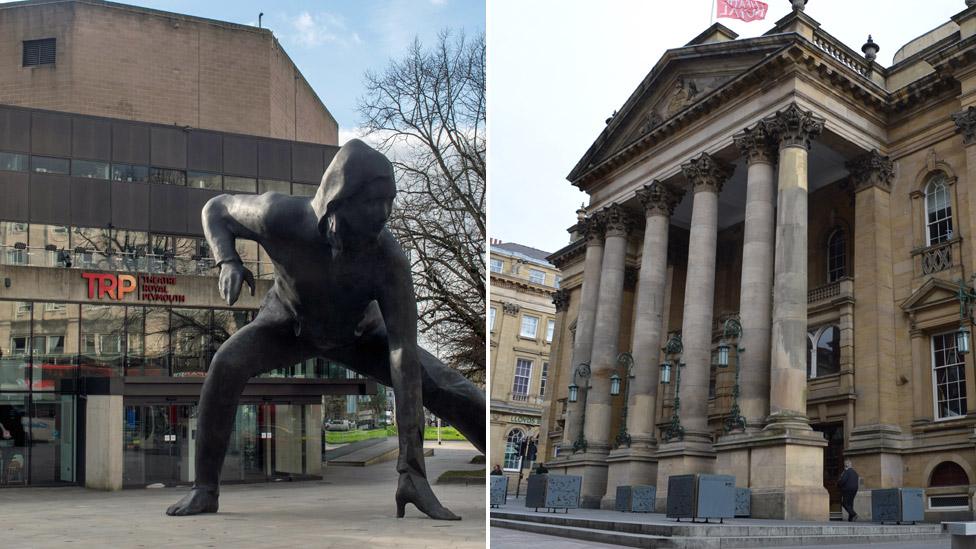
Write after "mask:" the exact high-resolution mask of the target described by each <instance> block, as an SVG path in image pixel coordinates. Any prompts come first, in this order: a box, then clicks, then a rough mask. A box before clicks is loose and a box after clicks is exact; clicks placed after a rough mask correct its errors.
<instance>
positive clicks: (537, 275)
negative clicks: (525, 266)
mask: <svg viewBox="0 0 976 549" xmlns="http://www.w3.org/2000/svg"><path fill="white" fill-rule="evenodd" d="M529 282H534V283H536V284H545V283H546V273H545V271H540V270H539V269H529Z"/></svg>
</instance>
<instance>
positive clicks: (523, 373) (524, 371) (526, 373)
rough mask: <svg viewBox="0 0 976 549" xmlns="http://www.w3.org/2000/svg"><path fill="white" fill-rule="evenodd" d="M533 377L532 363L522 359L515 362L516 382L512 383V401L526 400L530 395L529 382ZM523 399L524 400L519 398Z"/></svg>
mask: <svg viewBox="0 0 976 549" xmlns="http://www.w3.org/2000/svg"><path fill="white" fill-rule="evenodd" d="M531 377H532V361H531V360H526V359H524V358H520V359H518V360H516V361H515V381H514V382H513V383H512V399H513V400H525V396H526V395H528V394H529V380H530V379H531ZM519 397H522V398H519Z"/></svg>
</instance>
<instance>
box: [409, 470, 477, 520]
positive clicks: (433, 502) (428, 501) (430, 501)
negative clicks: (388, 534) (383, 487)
mask: <svg viewBox="0 0 976 549" xmlns="http://www.w3.org/2000/svg"><path fill="white" fill-rule="evenodd" d="M408 503H412V504H414V505H415V506H416V507H417V509H418V510H419V511H420V512H421V513H424V514H425V515H427V516H428V517H430V518H432V519H434V520H461V517H459V516H457V515H455V514H454V513H452V512H451V510H450V509H448V508H447V507H444V506H443V505H441V502H440V501H438V500H437V496H435V495H434V491H433V490H431V489H430V484H429V483H428V482H427V479H425V478H424V477H422V476H420V475H413V474H410V473H400V481H399V483H398V484H397V492H396V504H397V518H403V513H404V508H405V507H406V505H407V504H408Z"/></svg>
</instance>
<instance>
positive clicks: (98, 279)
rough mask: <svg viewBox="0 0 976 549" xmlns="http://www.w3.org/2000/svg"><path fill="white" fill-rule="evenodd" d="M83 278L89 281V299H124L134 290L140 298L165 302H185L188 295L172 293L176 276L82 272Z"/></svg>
mask: <svg viewBox="0 0 976 549" xmlns="http://www.w3.org/2000/svg"><path fill="white" fill-rule="evenodd" d="M81 278H84V279H85V280H87V281H88V299H105V298H106V297H108V299H114V300H116V301H122V299H123V298H124V297H125V296H126V295H127V294H130V293H132V292H136V296H137V298H138V299H141V300H143V301H159V302H163V303H184V302H186V296H185V295H183V294H177V293H170V286H173V285H175V284H176V277H175V276H161V275H139V278H138V279H137V278H136V276H135V275H128V274H112V273H81Z"/></svg>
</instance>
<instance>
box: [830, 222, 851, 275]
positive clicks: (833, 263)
mask: <svg viewBox="0 0 976 549" xmlns="http://www.w3.org/2000/svg"><path fill="white" fill-rule="evenodd" d="M846 274H847V235H846V234H844V230H843V229H836V230H834V232H832V233H830V237H829V238H828V239H827V282H837V281H838V280H840V279H841V278H842V277H844V276H845V275H846Z"/></svg>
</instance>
